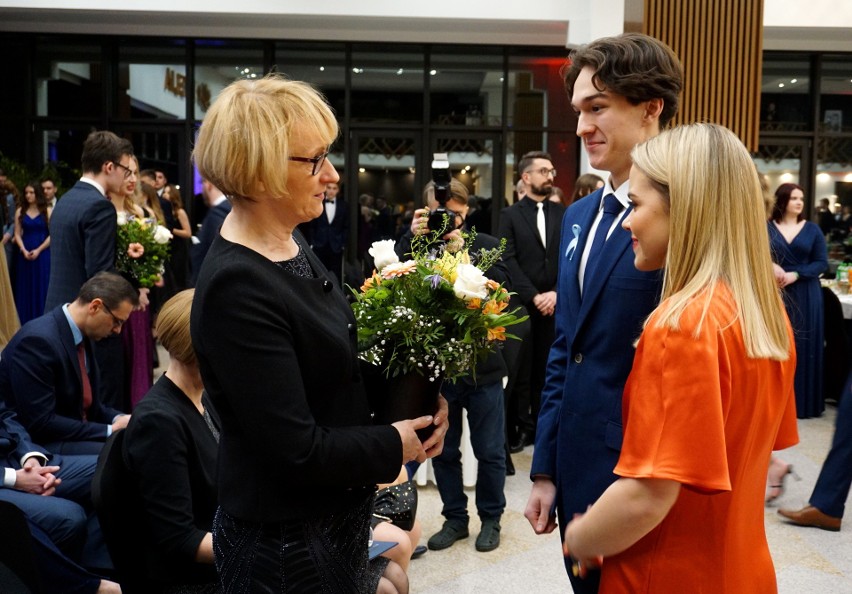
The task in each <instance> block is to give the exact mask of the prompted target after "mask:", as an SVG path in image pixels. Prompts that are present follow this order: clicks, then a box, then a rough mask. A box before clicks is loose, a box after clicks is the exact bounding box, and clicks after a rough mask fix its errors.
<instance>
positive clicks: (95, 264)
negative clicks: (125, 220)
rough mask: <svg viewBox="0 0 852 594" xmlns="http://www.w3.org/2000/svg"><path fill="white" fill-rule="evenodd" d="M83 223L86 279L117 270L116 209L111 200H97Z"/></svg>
mask: <svg viewBox="0 0 852 594" xmlns="http://www.w3.org/2000/svg"><path fill="white" fill-rule="evenodd" d="M82 223H83V237H84V238H85V253H86V278H92V277H93V276H95V275H96V274H97V273H98V272H101V271H104V270H114V269H115V233H116V219H115V208H114V207H113V205H112V204H111V203H110V201H109V200H97V201H96V202H94V203H92V205H91V206H90V207H89V211H88V213H87V214H86V217H85V219H84V220H83V221H82Z"/></svg>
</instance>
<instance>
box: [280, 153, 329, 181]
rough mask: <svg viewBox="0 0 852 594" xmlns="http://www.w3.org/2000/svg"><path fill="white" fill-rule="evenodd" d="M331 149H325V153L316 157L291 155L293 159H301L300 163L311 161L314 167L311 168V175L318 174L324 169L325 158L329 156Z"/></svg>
mask: <svg viewBox="0 0 852 594" xmlns="http://www.w3.org/2000/svg"><path fill="white" fill-rule="evenodd" d="M330 152H331V151H330V150H328V151H325V152H324V153H323V154H321V155H319V156H316V157H289V159H290V160H291V161H299V162H300V163H311V164H312V165H313V167H312V168H311V175H316V174H317V173H319V172H320V169H322V166H323V164H324V163H325V158H326V157H327V156H328V153H330Z"/></svg>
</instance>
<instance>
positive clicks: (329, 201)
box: [323, 198, 334, 204]
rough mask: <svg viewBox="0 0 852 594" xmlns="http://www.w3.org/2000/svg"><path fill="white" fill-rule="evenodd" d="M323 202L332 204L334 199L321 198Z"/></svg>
mask: <svg viewBox="0 0 852 594" xmlns="http://www.w3.org/2000/svg"><path fill="white" fill-rule="evenodd" d="M323 202H324V203H326V204H334V200H330V199H328V198H325V199H323Z"/></svg>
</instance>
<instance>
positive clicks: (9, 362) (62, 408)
mask: <svg viewBox="0 0 852 594" xmlns="http://www.w3.org/2000/svg"><path fill="white" fill-rule="evenodd" d="M63 200H64V198H63ZM107 204H109V203H107ZM111 207H112V206H111V205H110V208H111ZM113 212H114V211H113ZM86 343H87V348H86V360H87V362H88V368H89V383H90V384H91V386H92V406H91V407H90V408H89V412H88V415H87V419H88V420H87V421H84V420H83V388H82V383H81V376H80V364H79V362H78V360H77V348H76V347H75V346H74V336H73V335H72V334H71V328H70V327H69V326H68V320H67V319H66V318H65V314H64V313H63V311H62V308H61V307H57V308H54V309H53V310H51V311H49V312H47V313H46V314H44V315H43V316H41V317H40V318H36V319H34V320H31V321H29V322H28V323H26V324H25V325H24V327H23V328H21V329H20V331H18V333H17V334H15V336H14V337H13V338H12V340H11V341H10V342H9V344H8V345H6V348H5V349H4V350H3V353H2V355H0V394H2V395H3V396H4V397H5V398H6V402H7V403H8V404H9V406H10V407H12V408H14V409H15V411H16V412H17V413H18V418H19V419H20V421H21V423H22V424H23V425H24V427H26V428H27V430H28V431H29V432H30V435H31V436H32V438H33V439H34V440H35V441H36V442H37V443H50V442H55V441H106V438H107V425H109V424H111V423H112V420H113V418H115V416H116V415H119V414H121V413H120V412H119V411H117V410H115V409H113V408H109V407H108V406H103V405H102V404H101V398H100V397H99V392H98V390H99V386H100V381H99V373H98V364H97V361H96V360H95V357H94V356H92V349H91V345H90V344H88V341H86Z"/></svg>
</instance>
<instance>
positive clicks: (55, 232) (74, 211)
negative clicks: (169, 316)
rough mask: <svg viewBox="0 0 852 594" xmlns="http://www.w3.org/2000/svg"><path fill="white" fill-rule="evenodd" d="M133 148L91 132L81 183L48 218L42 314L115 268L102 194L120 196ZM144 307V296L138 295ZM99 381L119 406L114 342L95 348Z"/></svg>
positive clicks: (109, 212) (118, 356) (112, 225)
mask: <svg viewBox="0 0 852 594" xmlns="http://www.w3.org/2000/svg"><path fill="white" fill-rule="evenodd" d="M132 157H133V145H132V144H130V141H128V140H125V139H123V138H119V137H118V136H116V135H115V134H113V133H112V132H109V131H107V130H99V131H96V132H92V133H91V134H89V136H88V137H87V138H86V141H85V142H84V143H83V157H82V166H83V177H81V178H80V180H79V181H78V182H77V183H76V184H74V186H73V187H72V188H71V189H70V190H68V191H67V192H66V193H65V194H63V195H62V200H59V201H58V202H57V203H56V208H55V209H54V210H53V215H52V216H51V217H50V247H51V249H50V260H51V261H50V280H49V282H48V286H47V298H46V300H45V305H44V310H45V311H50V310H51V309H54V308H56V307H59V306H60V305H62V304H64V303H69V302H71V301H74V299H75V298H76V297H77V292H78V291H79V290H80V287H82V286H83V283H84V282H86V281H87V280H88V279H90V278H92V277H93V276H94V275H95V274H96V273H98V272H101V271H103V270H114V267H115V237H116V218H115V217H116V215H115V208H114V207H113V205H112V204H111V203H110V201H109V200H108V199H107V197H106V193H107V192H109V191H112V192H121V191H122V187H123V186H124V183H125V180H126V179H128V178H130V177H131V176H132V175H133V172H132V171H131V169H130V165H131V159H132ZM140 300H141V304H142V306H143V307H144V306H146V305H147V304H148V298H147V295H145V294H143V295H140ZM95 357H97V359H98V363H99V364H100V367H101V369H103V370H104V371H103V376H102V378H101V386H102V389H103V393H102V397H103V398H104V401H105V402H106V403H107V404H110V405H112V406H115V407H116V408H119V407H120V406H122V404H121V401H122V394H123V390H124V377H123V376H124V360H123V351H122V345H121V340H120V339H119V338H118V337H115V338H109V339H107V340H103V341H101V342H100V343H99V344H98V345H97V346H96V348H95Z"/></svg>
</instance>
